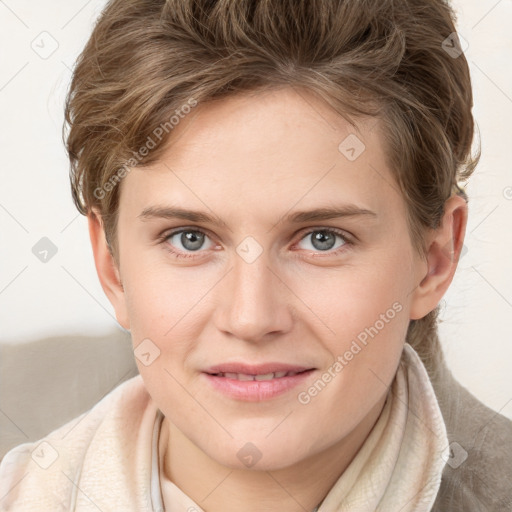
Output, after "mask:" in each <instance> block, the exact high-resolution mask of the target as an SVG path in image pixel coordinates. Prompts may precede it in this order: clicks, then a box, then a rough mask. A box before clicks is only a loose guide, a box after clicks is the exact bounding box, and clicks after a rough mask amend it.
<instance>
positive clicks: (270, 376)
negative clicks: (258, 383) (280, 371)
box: [255, 373, 275, 380]
mask: <svg viewBox="0 0 512 512" xmlns="http://www.w3.org/2000/svg"><path fill="white" fill-rule="evenodd" d="M274 375H275V374H273V373H265V374H264V375H256V377H255V380H272V379H273V378H274Z"/></svg>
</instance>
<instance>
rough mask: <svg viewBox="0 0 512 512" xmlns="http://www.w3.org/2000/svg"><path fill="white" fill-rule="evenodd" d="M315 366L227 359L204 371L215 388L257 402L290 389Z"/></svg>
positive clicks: (232, 395)
mask: <svg viewBox="0 0 512 512" xmlns="http://www.w3.org/2000/svg"><path fill="white" fill-rule="evenodd" d="M315 369H316V368H308V367H306V366H291V365H289V364H279V363H268V364H263V365H257V366H254V365H246V364H242V363H226V364H223V365H218V366H215V367H211V368H209V369H208V370H206V371H204V372H203V375H204V376H205V378H206V380H207V381H208V382H209V384H210V385H211V386H212V387H213V389H214V390H216V391H217V392H220V393H221V394H223V395H224V396H227V397H228V398H231V399H235V400H242V401H249V402H260V401H264V400H269V399H271V398H274V397H277V396H280V395H283V394H285V393H286V392H289V391H290V390H292V389H293V388H295V387H296V386H298V385H299V384H300V383H303V382H304V381H305V380H306V379H307V378H308V377H309V376H310V375H311V374H312V373H313V372H314V371H315Z"/></svg>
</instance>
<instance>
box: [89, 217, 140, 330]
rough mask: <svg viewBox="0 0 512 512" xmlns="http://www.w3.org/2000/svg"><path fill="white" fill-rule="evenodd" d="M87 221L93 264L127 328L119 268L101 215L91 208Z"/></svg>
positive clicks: (122, 322) (118, 319) (120, 319)
mask: <svg viewBox="0 0 512 512" xmlns="http://www.w3.org/2000/svg"><path fill="white" fill-rule="evenodd" d="M87 220H88V223H89V237H90V239H91V245H92V251H93V254H94V264H95V266H96V272H97V274H98V278H99V280H100V283H101V287H102V288H103V291H104V292H105V294H106V295H107V297H108V299H109V301H110V303H111V304H112V306H113V307H114V310H115V313H116V318H117V321H118V322H119V324H120V325H121V326H122V327H123V328H125V329H127V330H129V329H130V322H129V318H128V314H127V309H126V296H125V293H124V288H123V284H122V281H121V276H120V272H119V268H118V267H117V264H116V262H115V261H114V258H113V256H112V254H111V253H110V250H109V247H108V244H107V240H106V238H105V230H104V228H103V222H102V219H101V215H99V213H98V212H97V211H96V210H95V209H93V210H92V211H91V212H89V214H88V215H87Z"/></svg>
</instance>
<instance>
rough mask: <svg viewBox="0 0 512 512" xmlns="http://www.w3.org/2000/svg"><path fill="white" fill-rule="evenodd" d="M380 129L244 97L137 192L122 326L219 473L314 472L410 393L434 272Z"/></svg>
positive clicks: (177, 421) (220, 105)
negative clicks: (410, 338)
mask: <svg viewBox="0 0 512 512" xmlns="http://www.w3.org/2000/svg"><path fill="white" fill-rule="evenodd" d="M379 126H380V125H379V124H376V121H375V120H368V121H361V123H360V124H359V125H358V127H359V131H357V130H356V129H354V128H353V127H352V126H350V125H349V124H348V123H347V122H346V121H344V120H343V119H342V118H341V117H340V116H337V115H336V114H335V113H334V112H332V111H330V110H329V109H328V108H327V107H326V106H325V105H324V104H322V103H321V102H319V101H318V100H316V99H315V98H314V97H312V96H311V95H308V94H307V93H306V92H302V93H300V94H298V93H297V92H295V91H293V90H290V89H281V90H278V91H273V92H266V93H263V94H261V93H260V94H258V95H244V96H238V97H231V98H229V99H227V100H222V101H218V102H214V103H210V104H203V105H200V106H198V107H197V108H196V109H195V110H194V112H193V113H191V114H190V115H189V117H186V118H184V119H183V120H182V121H180V124H179V125H178V126H176V127H175V129H174V139H173V140H174V143H173V145H172V146H169V147H168V148H167V151H166V153H165V155H164V157H163V158H162V159H161V160H160V161H159V162H158V163H157V164H154V165H152V166H151V167H148V168H145V169H138V168H137V169H133V170H132V171H131V172H130V173H129V174H128V175H127V176H126V177H125V178H124V179H123V181H122V184H121V191H120V207H119V221H118V243H119V251H120V268H119V270H120V279H121V282H122V293H121V294H120V295H119V298H118V299H117V302H115V301H114V302H115V307H116V313H117V315H118V319H119V321H120V322H121V323H122V324H123V325H124V326H125V327H126V328H129V329H130V330H131V334H132V338H133V345H134V348H135V353H136V355H137V354H138V357H137V358H136V361H137V365H138V368H139V371H140V374H141V376H142V378H143V380H144V383H145V385H146V387H147V390H148V391H149V393H150V395H151V396H152V398H153V399H154V400H155V402H156V404H157V405H158V407H159V408H160V409H161V410H162V412H163V413H164V415H165V416H166V418H167V419H168V420H169V421H170V422H172V424H173V425H174V426H175V427H177V428H178V429H179V430H180V431H181V432H182V433H183V434H184V435H185V436H186V437H187V438H188V439H189V440H190V441H192V443H193V444H194V445H195V446H196V447H198V448H199V449H200V450H202V451H203V452H204V453H206V454H207V455H208V456H210V457H211V458H212V459H214V460H216V461H217V462H220V463H222V464H224V465H226V466H230V467H243V461H242V458H241V457H240V450H241V448H243V447H245V448H244V449H245V450H249V451H251V450H253V451H254V452H255V453H258V452H259V453H260V454H262V455H263V457H262V459H261V464H260V466H259V467H260V468H261V467H263V468H266V469H276V468H282V467H286V466H288V465H291V464H293V463H296V462H298V461H300V460H304V459H306V458H307V457H310V456H314V455H315V454H317V453H320V452H321V451H323V450H326V449H329V448H330V447H333V446H335V445H336V444H337V443H339V442H340V440H342V439H343V438H344V437H346V436H347V435H348V434H349V433H350V432H351V431H352V430H353V429H355V428H356V427H357V425H359V424H360V423H361V422H362V421H363V419H364V418H365V416H366V415H367V414H368V412H369V411H370V410H371V409H372V407H374V406H375V404H376V403H377V402H378V401H379V400H380V399H381V398H382V396H383V394H385V392H386V391H387V388H386V386H388V385H389V384H390V383H391V382H392V379H393V376H394V374H395V372H396V369H397V365H398V363H399V359H400V354H401V351H402V348H403V344H404V340H405V333H406V330H407V326H408V323H409V320H410V318H411V316H412V315H411V308H412V306H413V301H414V294H413V293H412V292H413V290H414V289H415V287H416V286H417V285H418V282H419V281H421V277H422V276H423V275H425V274H426V266H425V264H424V263H423V262H422V261H421V260H420V259H419V257H418V256H417V255H416V254H415V253H414V251H413V249H412V246H411V240H410V237H409V235H408V230H407V224H406V215H405V204H404V201H403V199H402V197H401V195H400V194H399V192H398V188H397V186H396V185H395V182H394V180H393V177H392V174H391V172H390V170H389V169H388V168H387V167H386V163H385V158H384V148H383V146H382V143H381V139H382V137H381V136H380V135H379ZM347 137H349V138H348V139H347ZM356 137H357V138H356ZM363 144H364V146H363ZM328 210H329V211H330V210H337V211H338V213H337V214H334V213H331V214H327V211H328ZM192 211H193V212H199V213H197V214H196V215H195V216H193V215H192V213H190V212H192ZM180 212H181V213H180ZM187 212H188V213H187ZM308 212H309V213H308ZM315 212H316V213H315ZM177 213H180V215H178V214H177ZM427 312H428V311H427ZM425 314H426V312H425ZM138 347H139V348H138ZM142 354H144V355H143V356H142ZM278 371H281V372H285V371H286V372H288V373H287V375H285V376H282V375H283V373H277V375H276V374H275V372H278ZM290 372H291V373H290ZM293 373H295V375H293ZM214 374H215V375H214ZM263 374H273V375H263ZM253 375H259V377H257V378H256V380H253ZM240 379H241V380H240ZM260 379H261V380H260ZM267 379H270V380H267ZM247 443H252V444H251V445H247ZM242 453H243V452H242Z"/></svg>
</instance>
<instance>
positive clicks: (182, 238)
mask: <svg viewBox="0 0 512 512" xmlns="http://www.w3.org/2000/svg"><path fill="white" fill-rule="evenodd" d="M205 240H210V239H209V237H208V235H207V234H206V233H204V232H203V231H200V230H197V229H183V228H182V229H180V230H177V231H173V232H171V233H167V234H166V235H164V236H163V237H162V242H164V245H165V247H166V249H167V250H168V251H170V252H171V253H173V254H174V255H175V256H176V257H177V258H190V257H194V255H193V254H187V253H194V252H200V249H210V248H211V247H212V246H214V244H213V242H212V241H211V240H210V242H209V244H207V246H206V247H204V245H205ZM180 245H181V247H180ZM173 247H177V248H178V251H177V250H174V249H173Z"/></svg>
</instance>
